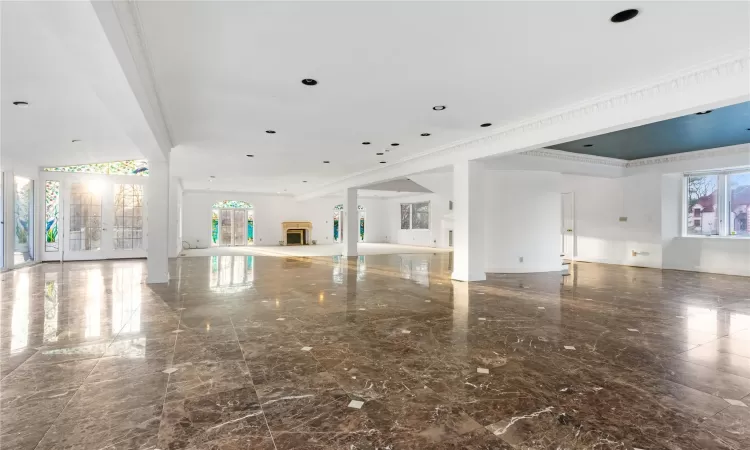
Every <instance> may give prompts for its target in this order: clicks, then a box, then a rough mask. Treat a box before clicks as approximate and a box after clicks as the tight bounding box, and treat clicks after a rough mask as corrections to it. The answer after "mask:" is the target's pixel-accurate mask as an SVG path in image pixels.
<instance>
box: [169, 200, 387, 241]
mask: <svg viewBox="0 0 750 450" xmlns="http://www.w3.org/2000/svg"><path fill="white" fill-rule="evenodd" d="M221 200H241V201H245V202H247V203H250V204H251V205H253V209H254V221H255V223H254V226H255V229H254V238H255V243H256V244H257V245H278V243H279V241H280V240H282V237H281V223H282V222H293V221H300V222H312V225H313V229H312V236H311V239H315V240H317V241H318V244H332V243H333V208H334V206H336V205H338V204H341V203H342V202H343V195H342V197H341V198H338V197H323V198H316V199H311V200H305V201H302V202H297V201H295V199H294V198H293V197H290V196H284V195H268V194H252V193H236V192H211V191H185V192H184V193H183V202H182V230H183V236H182V239H183V240H185V241H187V242H188V243H190V245H191V247H200V248H205V247H209V246H210V245H211V206H212V205H213V204H214V203H216V202H218V201H221ZM358 203H359V204H360V205H362V206H363V207H364V208H365V211H366V219H365V242H384V241H385V235H386V229H387V226H386V221H387V219H386V209H385V201H383V200H381V199H373V198H360V199H359V200H358Z"/></svg>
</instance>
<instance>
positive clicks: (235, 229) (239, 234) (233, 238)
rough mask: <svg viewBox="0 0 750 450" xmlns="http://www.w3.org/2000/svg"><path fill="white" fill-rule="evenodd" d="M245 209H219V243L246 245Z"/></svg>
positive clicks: (224, 244)
mask: <svg viewBox="0 0 750 450" xmlns="http://www.w3.org/2000/svg"><path fill="white" fill-rule="evenodd" d="M247 217H248V215H247V210H245V209H220V210H219V245H221V246H238V245H247V231H248V230H247V223H248V221H247Z"/></svg>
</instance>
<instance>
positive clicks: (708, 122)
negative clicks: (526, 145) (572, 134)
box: [548, 102, 750, 161]
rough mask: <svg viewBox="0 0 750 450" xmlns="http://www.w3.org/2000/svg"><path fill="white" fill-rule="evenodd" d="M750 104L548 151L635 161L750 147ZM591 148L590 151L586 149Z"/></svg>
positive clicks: (573, 142)
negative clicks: (739, 146)
mask: <svg viewBox="0 0 750 450" xmlns="http://www.w3.org/2000/svg"><path fill="white" fill-rule="evenodd" d="M749 128H750V102H745V103H739V104H736V105H731V106H725V107H723V108H717V109H714V110H713V111H711V113H710V114H690V115H687V116H682V117H677V118H674V119H669V120H664V121H661V122H654V123H650V124H648V125H641V126H640V127H635V128H628V129H627V130H620V131H615V132H613V133H607V134H602V135H599V136H593V137H590V138H586V139H580V140H577V141H572V142H566V143H564V144H559V145H553V146H550V147H548V148H553V149H556V150H564V151H566V152H572V153H581V154H584V155H596V156H607V157H609V158H618V159H625V160H628V161H632V160H634V159H641V158H651V157H654V156H664V155H672V154H675V153H685V152H693V151H696V150H705V149H709V148H716V147H726V146H728V145H737V144H747V143H750V130H749ZM584 146H587V147H584Z"/></svg>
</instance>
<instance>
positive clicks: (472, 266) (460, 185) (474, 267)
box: [451, 161, 487, 281]
mask: <svg viewBox="0 0 750 450" xmlns="http://www.w3.org/2000/svg"><path fill="white" fill-rule="evenodd" d="M483 194H484V170H483V169H482V165H481V163H480V162H478V161H461V162H458V163H456V164H454V165H453V273H452V274H451V278H453V279H454V280H459V281H481V280H485V279H487V276H486V275H485V272H484V269H485V255H484V209H485V207H486V205H485V204H484V195H483Z"/></svg>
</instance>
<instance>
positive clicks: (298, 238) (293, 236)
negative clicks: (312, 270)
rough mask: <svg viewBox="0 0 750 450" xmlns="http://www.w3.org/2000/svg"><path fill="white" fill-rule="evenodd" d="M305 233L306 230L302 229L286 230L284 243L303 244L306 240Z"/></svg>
mask: <svg viewBox="0 0 750 450" xmlns="http://www.w3.org/2000/svg"><path fill="white" fill-rule="evenodd" d="M305 234H307V231H306V230H302V229H296V228H292V229H289V230H286V245H304V244H305V242H307V239H305Z"/></svg>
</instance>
